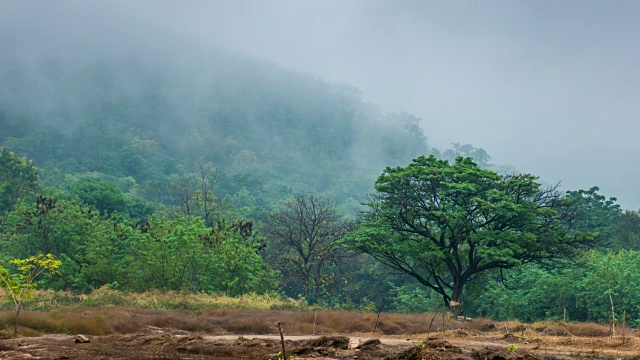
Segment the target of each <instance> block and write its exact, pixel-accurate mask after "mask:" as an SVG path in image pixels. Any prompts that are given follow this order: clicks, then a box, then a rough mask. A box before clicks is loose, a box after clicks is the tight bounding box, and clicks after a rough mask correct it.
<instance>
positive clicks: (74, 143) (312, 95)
mask: <svg viewBox="0 0 640 360" xmlns="http://www.w3.org/2000/svg"><path fill="white" fill-rule="evenodd" d="M111 20H113V19H111V18H109V17H108V16H106V15H104V14H101V15H100V16H97V17H96V19H95V21H96V23H97V24H98V25H95V24H94V25H93V26H90V27H89V29H95V28H96V27H97V28H100V25H99V24H101V23H108V22H109V21H111ZM14 21H15V18H14ZM61 21H62V20H61V19H54V20H51V19H43V22H42V23H39V24H38V26H37V29H31V30H32V33H30V34H26V36H24V37H21V38H20V40H22V41H18V40H17V39H16V38H12V37H5V38H3V39H2V47H3V49H4V52H5V53H6V54H8V55H9V56H5V57H3V58H2V60H1V61H0V78H2V79H3V86H2V88H1V89H0V134H1V135H0V141H1V144H2V145H6V146H8V147H9V148H10V149H12V150H13V151H16V152H18V153H20V154H24V155H27V156H28V157H29V158H31V159H33V160H34V161H35V163H36V164H37V165H38V166H40V167H42V177H43V181H44V182H45V184H47V185H56V184H57V183H59V182H60V181H62V180H61V179H62V178H61V176H62V175H63V174H64V173H69V174H82V173H100V174H103V175H108V176H111V177H115V178H120V179H123V178H127V177H132V178H133V179H134V180H135V182H136V185H142V184H145V183H147V184H148V183H152V182H154V181H158V180H159V179H162V178H164V177H171V176H180V175H181V174H185V173H189V172H192V171H195V169H196V168H197V164H198V163H208V162H210V163H212V164H213V166H215V167H216V168H217V169H218V170H220V171H222V172H224V173H226V174H251V176H252V177H253V178H255V179H259V180H260V181H261V182H264V184H263V185H264V187H263V188H262V190H257V189H254V190H255V191H267V192H270V194H271V195H269V196H268V197H269V198H271V197H273V200H274V201H275V199H277V198H280V197H284V196H287V195H288V194H290V193H291V192H296V191H298V192H300V191H303V192H309V191H311V192H317V193H326V194H328V195H330V196H331V197H332V198H336V199H338V201H340V202H341V203H351V204H352V205H355V204H358V203H360V202H361V201H362V200H363V198H364V196H365V195H366V194H367V193H368V192H370V191H371V190H372V183H373V180H374V179H375V177H376V176H377V175H378V174H379V173H380V172H381V170H382V169H383V168H384V167H385V166H387V165H392V166H395V165H404V164H406V163H408V162H409V161H410V160H411V159H412V158H414V157H416V156H419V155H423V154H428V153H430V152H432V150H433V149H431V148H430V147H429V145H428V143H427V138H426V137H425V135H424V133H423V131H422V129H421V128H420V126H419V123H420V119H418V118H416V117H414V116H411V115H409V114H406V113H398V114H390V113H383V112H382V111H380V110H379V109H378V108H377V107H376V106H374V105H372V104H368V103H365V102H364V101H363V100H362V99H361V97H360V94H359V92H358V90H357V89H355V88H353V87H350V86H348V85H343V84H331V83H328V82H325V81H323V80H321V79H319V78H316V77H314V76H312V75H309V74H305V73H300V72H295V71H291V70H286V69H283V68H280V67H278V66H276V65H274V64H270V63H267V62H264V61H260V60H257V59H254V58H250V57H246V56H242V55H239V54H236V53H232V52H229V51H226V50H224V49H221V48H211V49H203V48H201V47H199V46H197V45H195V44H193V43H190V42H189V41H188V40H185V39H181V38H179V37H177V36H174V35H172V34H167V33H164V32H161V31H160V30H158V29H154V28H152V27H148V28H136V29H135V30H134V29H131V28H130V29H126V27H127V26H131V25H130V24H127V23H124V24H123V26H122V28H120V31H119V32H116V33H113V34H111V33H108V34H107V33H99V34H91V33H90V32H89V33H87V32H83V31H82V29H84V26H87V24H86V23H84V21H88V20H86V19H85V20H84V21H80V23H74V22H75V21H76V19H74V21H73V22H71V24H69V25H66V26H59V25H61V24H53V25H51V24H49V23H50V22H54V23H56V22H61ZM48 24H49V25H50V26H52V29H48ZM74 24H75V25H76V26H74ZM7 26H10V24H9V25H7V24H6V23H5V24H4V27H5V28H6V27H7ZM108 28H109V29H111V28H113V27H112V26H111V27H108ZM3 33H5V34H6V33H8V31H3ZM151 34H153V35H154V36H153V37H152V36H151Z"/></svg>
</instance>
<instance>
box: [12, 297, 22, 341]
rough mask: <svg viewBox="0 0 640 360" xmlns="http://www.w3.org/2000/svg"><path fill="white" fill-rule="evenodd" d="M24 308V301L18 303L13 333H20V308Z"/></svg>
mask: <svg viewBox="0 0 640 360" xmlns="http://www.w3.org/2000/svg"><path fill="white" fill-rule="evenodd" d="M21 309H22V303H18V305H16V322H15V323H14V324H13V333H14V334H15V335H18V317H19V316H20V310H21Z"/></svg>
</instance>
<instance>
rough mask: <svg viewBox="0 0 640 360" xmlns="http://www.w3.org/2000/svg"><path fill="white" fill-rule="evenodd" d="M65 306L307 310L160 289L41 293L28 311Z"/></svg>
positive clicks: (262, 298) (299, 305)
mask: <svg viewBox="0 0 640 360" xmlns="http://www.w3.org/2000/svg"><path fill="white" fill-rule="evenodd" d="M64 306H85V307H97V306H122V307H127V308H138V309H156V310H192V311H198V310H201V309H211V308H228V309H260V310H281V309H287V310H303V309H305V308H308V306H306V305H305V304H304V302H302V301H298V300H293V299H290V298H282V297H278V296H273V295H269V294H265V295H256V294H245V295H242V296H240V297H229V296H225V295H211V294H194V293H177V292H173V291H165V292H163V291H157V290H154V291H148V292H145V293H125V292H122V291H117V290H113V289H110V288H108V287H102V288H100V289H97V290H94V291H93V292H92V293H90V294H73V293H71V292H55V291H46V290H44V291H43V290H39V291H38V292H37V293H36V295H35V301H33V302H30V303H29V304H28V308H29V309H32V310H52V309H57V308H60V307H64Z"/></svg>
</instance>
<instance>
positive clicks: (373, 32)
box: [0, 0, 640, 209]
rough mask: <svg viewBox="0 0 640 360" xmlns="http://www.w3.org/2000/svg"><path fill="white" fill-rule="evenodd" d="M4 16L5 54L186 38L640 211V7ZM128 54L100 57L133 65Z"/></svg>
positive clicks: (257, 7)
mask: <svg viewBox="0 0 640 360" xmlns="http://www.w3.org/2000/svg"><path fill="white" fill-rule="evenodd" d="M4 5H7V6H6V8H5V12H4V15H1V14H0V21H4V22H5V23H6V22H7V21H8V22H9V23H11V24H12V25H11V26H13V28H11V27H6V26H5V27H4V28H0V29H3V30H2V31H6V32H5V33H4V34H2V33H1V32H0V40H1V38H4V41H31V40H25V39H29V37H36V38H37V37H39V35H40V34H39V32H41V31H43V29H45V28H43V27H42V26H40V25H39V24H38V23H40V22H45V23H47V24H48V25H49V26H50V27H51V28H53V29H57V28H64V27H67V26H68V27H70V28H73V29H75V30H76V31H78V32H80V34H78V35H81V36H83V37H85V38H87V39H91V37H92V36H101V37H104V38H110V37H112V36H113V38H117V39H119V40H118V41H114V42H113V43H111V44H117V43H118V42H119V41H120V40H122V42H126V38H127V31H137V30H138V29H161V30H162V34H165V35H162V36H163V37H164V36H166V34H170V33H175V34H176V36H183V37H185V38H190V39H193V41H194V42H197V43H199V44H200V45H202V46H204V47H217V46H221V47H224V48H228V49H231V50H234V51H237V52H240V53H244V54H247V55H251V56H254V57H256V58H260V59H265V60H267V61H270V62H273V63H275V64H278V65H280V66H282V67H285V68H292V69H295V70H299V71H304V72H308V73H311V74H314V75H317V76H319V77H321V78H323V79H325V80H328V81H331V82H340V83H347V84H350V85H353V86H355V87H357V88H359V89H360V90H361V91H362V94H363V97H364V98H365V99H367V100H368V101H371V102H373V103H376V104H378V105H380V106H381V107H383V108H385V109H387V110H389V111H407V112H409V113H412V114H414V115H416V116H419V117H420V118H422V119H423V124H422V125H423V128H424V130H425V134H426V135H427V137H428V138H429V140H430V143H431V144H433V145H435V146H437V147H439V148H442V149H444V148H446V147H448V146H449V145H450V144H451V143H454V142H458V143H471V144H473V145H474V146H476V147H482V148H484V149H486V150H487V151H488V152H489V154H491V156H492V157H493V162H495V163H500V164H502V163H509V164H512V165H513V166H515V167H516V168H517V169H519V170H520V171H525V172H531V173H533V174H536V175H539V176H541V177H542V178H543V180H544V181H546V182H549V183H555V182H558V181H561V182H562V185H563V189H567V190H568V189H577V188H589V187H591V186H593V185H598V186H600V188H601V192H602V193H603V194H605V195H607V196H615V197H617V198H618V200H619V202H620V204H621V205H622V206H623V207H625V208H634V209H637V208H640V192H637V191H636V189H635V188H636V179H638V178H639V177H640V159H638V157H637V156H636V154H637V152H638V150H640V149H639V148H640V145H639V144H638V142H637V141H636V136H637V133H638V130H640V129H639V128H640V125H638V123H637V121H636V116H637V114H638V110H639V109H638V107H639V105H638V98H639V95H640V90H639V88H638V84H639V83H640V74H639V73H638V71H637V65H636V64H637V62H638V54H639V52H640V45H639V43H638V41H637V34H638V33H640V24H639V23H638V21H637V14H638V11H639V10H640V3H637V2H632V1H617V2H604V1H602V2H595V1H592V2H583V1H563V2H552V1H527V2H515V1H491V2H482V3H477V2H453V1H447V2H426V1H348V2H346V1H313V2H311V1H294V0H291V1H228V2H222V1H180V2H178V1H174V2H169V1H150V0H149V1H147V0H144V1H141V0H138V1H133V2H131V1H124V0H117V1H110V2H108V3H106V4H102V5H99V6H98V5H87V4H84V3H83V2H82V1H62V2H56V4H55V5H52V4H45V3H41V2H36V1H31V2H22V1H8V2H6V1H5V3H4ZM0 6H1V5H0ZM6 10H8V11H6ZM3 18H4V20H3ZM94 19H98V20H100V21H95V22H94ZM105 19H106V20H105ZM7 29H10V31H7ZM34 29H35V30H34ZM123 29H125V30H123ZM145 31H148V33H147V34H148V36H154V34H160V32H158V31H156V30H145ZM114 34H115V35H114ZM21 37H24V38H23V39H21ZM163 40H164V38H163ZM150 41H151V42H154V39H150ZM155 41H158V39H155ZM73 43H74V41H73V39H70V40H69V41H68V42H67V44H66V46H67V47H66V48H65V51H68V50H69V48H73ZM115 46H116V48H115V49H104V48H102V49H101V48H100V46H99V45H96V46H95V48H96V50H100V51H126V47H120V48H117V45H115Z"/></svg>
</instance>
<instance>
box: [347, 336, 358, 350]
mask: <svg viewBox="0 0 640 360" xmlns="http://www.w3.org/2000/svg"><path fill="white" fill-rule="evenodd" d="M359 346H360V338H357V337H354V338H351V339H349V350H353V349H357V348H358V347H359Z"/></svg>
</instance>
